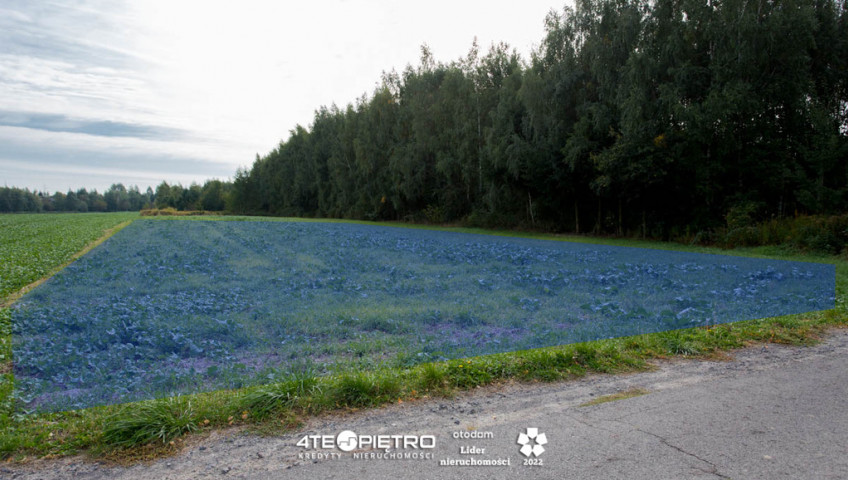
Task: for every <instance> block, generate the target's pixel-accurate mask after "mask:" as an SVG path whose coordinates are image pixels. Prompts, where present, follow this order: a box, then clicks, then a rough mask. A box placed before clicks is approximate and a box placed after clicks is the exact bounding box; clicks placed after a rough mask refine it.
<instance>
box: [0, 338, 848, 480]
mask: <svg viewBox="0 0 848 480" xmlns="http://www.w3.org/2000/svg"><path fill="white" fill-rule="evenodd" d="M631 388H642V389H645V390H647V391H648V393H647V394H645V395H641V396H638V397H634V398H629V399H625V400H617V401H614V402H609V403H603V404H599V405H594V406H581V405H582V404H585V403H586V402H587V401H589V400H592V399H593V398H598V397H600V396H603V395H608V394H612V393H616V392H620V391H624V390H628V389H631ZM846 400H848V330H834V331H832V332H831V333H830V334H829V336H828V337H827V338H826V340H825V341H824V342H822V343H821V344H818V345H816V346H813V347H784V346H776V345H769V346H768V347H767V348H763V347H762V346H757V347H752V348H748V349H745V350H740V351H737V352H733V353H732V358H731V359H730V360H726V361H697V360H674V361H669V362H661V363H659V364H658V365H657V369H655V370H654V371H650V372H645V373H638V374H631V375H619V376H611V375H595V376H591V377H588V378H583V379H580V380H577V381H570V382H561V383H555V384H509V385H505V386H503V385H502V386H498V387H491V388H483V389H477V390H476V391H474V392H471V393H468V394H463V395H461V396H458V397H456V398H453V399H430V400H421V401H416V402H412V403H405V404H402V405H392V406H389V407H387V408H382V409H378V410H369V411H361V412H356V413H352V414H346V415H343V416H328V417H324V418H321V419H315V420H312V421H310V423H309V424H308V425H306V426H305V427H304V429H303V430H301V431H298V432H295V433H291V434H286V435H281V436H279V437H264V438H260V437H256V436H253V435H246V434H244V433H243V432H241V431H238V430H231V431H224V432H216V433H213V434H212V435H210V436H209V437H208V438H204V439H201V440H196V441H193V442H191V443H192V444H191V445H190V446H188V447H186V448H185V449H183V450H182V451H181V452H180V453H178V454H177V455H176V456H174V457H170V458H164V459H160V460H158V461H156V462H154V463H151V464H139V465H134V466H131V467H117V466H109V465H106V464H102V463H96V462H94V461H92V460H90V459H85V458H70V459H60V460H47V461H39V462H35V463H31V464H27V465H23V466H21V465H17V466H13V465H4V466H0V477H2V478H13V479H59V478H61V479H67V478H91V479H104V480H105V479H108V480H119V479H154V478H155V479H189V478H233V479H289V478H292V479H294V478H297V479H321V478H336V479H360V478H362V479H367V478H391V479H405V478H416V479H418V478H422V479H425V478H426V479H453V478H459V479H463V480H470V479H477V478H480V479H489V478H496V479H499V478H503V479H517V478H549V479H582V478H627V479H642V478H644V479H681V478H683V479H686V478H697V479H712V478H734V479H759V478H762V479H782V478H785V479H837V478H839V479H845V478H848V405H846ZM528 428H529V429H531V430H529V431H528ZM532 429H538V430H536V431H533V430H532ZM346 430H349V431H352V432H354V434H355V436H354V438H355V439H356V440H357V441H367V440H368V438H364V439H363V438H361V437H363V436H364V437H369V436H371V437H373V436H376V435H388V436H391V435H401V436H404V435H405V436H407V437H406V441H407V442H408V445H407V448H399V449H392V450H389V451H388V452H386V451H385V450H373V449H369V448H364V449H362V448H358V449H355V450H353V451H352V452H345V451H342V450H340V449H339V448H337V447H336V446H335V439H336V436H337V435H338V434H339V433H340V432H343V431H346ZM471 432H476V433H471ZM522 433H524V434H528V433H530V434H531V435H529V437H532V436H534V435H533V434H536V435H535V439H536V441H533V440H532V439H530V438H529V437H528V438H523V437H521V436H520V435H521V434H522ZM542 433H544V438H545V440H546V443H545V442H543V441H541V435H540V434H542ZM305 435H326V436H328V438H327V441H328V442H330V441H332V442H331V443H332V444H327V445H324V446H323V447H322V446H321V445H320V444H319V445H318V448H311V447H312V446H313V444H312V439H309V438H308V439H307V441H306V442H307V443H309V447H310V448H304V447H302V446H298V445H297V443H298V442H299V441H300V440H301V439H302V438H303V437H304V436H305ZM471 435H476V436H478V437H486V438H455V436H471ZM422 436H423V437H422ZM321 440H322V439H321V438H319V439H318V442H319V443H320V441H321ZM431 440H434V441H435V448H413V447H412V442H418V444H419V446H420V445H427V446H429V442H430V441H431ZM518 440H526V442H525V443H527V444H529V446H530V447H532V446H533V445H535V444H537V443H543V445H542V447H543V448H544V451H543V452H542V453H540V454H539V455H538V456H536V455H533V454H532V453H530V457H526V456H525V455H524V454H522V453H521V451H520V448H521V446H522V445H520V444H519V443H518ZM376 441H380V439H379V438H378V439H376ZM384 441H389V442H393V441H395V440H394V439H392V438H391V437H388V440H385V439H384ZM398 441H400V442H403V441H404V440H403V439H401V440H398ZM344 443H345V444H348V443H347V441H345V442H344ZM538 451H539V449H538V448H537V452H538ZM392 454H394V455H395V456H397V455H398V454H400V455H401V456H408V457H416V456H417V457H419V458H400V459H399V458H392V457H391V455H392ZM407 454H408V455H407ZM385 455H389V458H385ZM355 456H356V457H359V458H354V457H355ZM422 456H423V457H425V458H423V459H422V458H420V457H422ZM319 457H320V458H319ZM507 459H508V461H509V465H508V466H492V465H488V466H457V465H453V466H452V465H440V463H442V462H443V461H446V462H450V461H451V460H453V461H455V462H457V461H458V462H472V460H473V461H474V462H485V461H489V462H492V461H498V460H502V461H506V460H507ZM526 460H530V462H525V461H526ZM525 463H535V464H536V465H525ZM539 464H540V465H539Z"/></svg>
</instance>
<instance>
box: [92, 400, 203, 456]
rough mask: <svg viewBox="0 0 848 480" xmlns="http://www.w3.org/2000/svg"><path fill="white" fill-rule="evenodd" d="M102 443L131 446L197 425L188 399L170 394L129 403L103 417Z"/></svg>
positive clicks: (175, 434) (167, 437)
mask: <svg viewBox="0 0 848 480" xmlns="http://www.w3.org/2000/svg"><path fill="white" fill-rule="evenodd" d="M104 424H105V426H104V428H103V436H102V442H103V443H104V444H105V445H109V446H114V447H133V446H138V445H143V444H146V443H150V442H154V441H161V442H162V443H167V442H170V441H172V440H173V439H175V438H177V437H179V436H181V435H183V434H185V433H189V432H193V431H195V430H197V429H198V428H199V424H198V421H197V418H196V416H195V415H194V410H193V409H192V405H191V400H190V399H189V398H186V397H172V398H166V399H163V400H152V401H146V402H139V403H136V404H130V405H127V406H126V407H124V408H122V409H120V410H119V411H118V412H116V413H115V414H114V415H112V416H110V417H107V418H106V419H105V420H104Z"/></svg>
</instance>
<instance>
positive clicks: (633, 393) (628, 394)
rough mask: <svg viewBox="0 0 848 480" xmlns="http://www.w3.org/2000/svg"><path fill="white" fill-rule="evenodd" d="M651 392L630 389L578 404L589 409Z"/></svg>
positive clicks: (642, 389) (641, 389)
mask: <svg viewBox="0 0 848 480" xmlns="http://www.w3.org/2000/svg"><path fill="white" fill-rule="evenodd" d="M649 393H651V392H649V391H648V390H645V389H644V388H638V387H637V388H631V389H629V390H625V391H623V392H618V393H613V394H611V395H604V396H601V397H598V398H596V399H594V400H590V401H588V402H586V403H582V404H580V406H581V407H590V406H592V405H600V404H602V403H609V402H615V401H616V400H625V399H628V398H633V397H639V396H642V395H647V394H649Z"/></svg>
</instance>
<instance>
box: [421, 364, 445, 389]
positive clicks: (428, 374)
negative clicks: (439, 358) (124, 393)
mask: <svg viewBox="0 0 848 480" xmlns="http://www.w3.org/2000/svg"><path fill="white" fill-rule="evenodd" d="M417 373H418V375H417V376H418V385H419V388H420V389H421V390H423V391H426V392H434V393H442V392H444V391H445V390H446V388H447V386H446V383H447V371H445V369H443V368H441V365H439V364H436V363H426V364H424V365H422V366H421V368H419V369H418V371H417Z"/></svg>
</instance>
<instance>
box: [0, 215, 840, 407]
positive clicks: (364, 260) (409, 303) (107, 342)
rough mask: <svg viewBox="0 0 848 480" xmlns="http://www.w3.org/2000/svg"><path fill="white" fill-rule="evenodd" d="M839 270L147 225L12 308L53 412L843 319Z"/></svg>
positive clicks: (21, 363) (501, 241) (470, 239)
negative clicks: (730, 328) (548, 349)
mask: <svg viewBox="0 0 848 480" xmlns="http://www.w3.org/2000/svg"><path fill="white" fill-rule="evenodd" d="M834 300H835V268H834V266H833V265H828V264H816V263H804V262H789V261H776V260H763V259H754V258H743V257H733V256H723V255H705V254H694V253H680V252H670V251H661V250H649V249H639V248H626V247H611V246H603V245H590V244H578V243H567V242H558V241H544V240H530V239H521V238H512V237H497V236H488V235H474V234H462V233H454V232H439V231H431V230H417V229H407V228H392V227H377V226H368V225H358V224H343V223H317V222H316V223H311V222H239V221H181V220H175V221H163V220H137V221H135V222H134V223H133V224H132V225H130V226H128V227H127V228H125V229H123V230H122V231H121V232H119V233H118V234H117V235H115V236H114V237H112V238H111V239H110V240H108V241H107V242H105V243H104V244H102V245H101V246H99V247H97V248H95V249H94V250H92V251H91V252H90V253H89V254H87V255H85V256H84V257H82V258H80V259H79V260H78V261H77V262H75V263H74V264H72V265H71V266H69V267H68V268H66V269H65V270H63V271H62V272H60V273H59V274H57V275H56V276H55V277H53V278H52V279H50V280H49V281H48V282H46V283H45V284H43V285H41V286H40V287H38V288H36V289H34V290H33V291H32V292H30V293H29V294H28V295H26V296H25V297H24V298H23V299H21V300H20V301H19V302H18V303H17V304H16V306H15V308H14V311H13V313H12V320H13V349H14V358H15V384H16V395H17V396H18V398H19V399H20V401H21V402H22V405H23V408H24V409H26V410H29V411H56V410H66V409H75V408H85V407H91V406H95V405H103V404H111V403H120V402H128V401H133V400H140V399H148V398H154V397H163V396H168V395H174V394H185V393H195V392H200V391H208V390H216V389H225V388H237V387H242V386H246V385H251V384H261V383H268V382H273V381H274V380H275V379H278V378H280V377H281V376H282V375H285V374H287V373H288V372H290V371H292V370H298V369H304V368H309V369H313V370H315V371H319V372H320V371H327V370H330V369H332V368H333V365H338V364H347V365H350V364H355V365H357V366H359V367H361V368H368V367H369V366H374V365H377V364H380V363H389V364H391V365H411V364H414V363H421V362H427V361H436V360H443V359H447V358H458V357H464V356H472V355H480V354H489V353H496V352H506V351H513V350H521V349H528V348H536V347H544V346H552V345H560V344H567V343H574V342H583V341H587V340H595V339H602V338H611V337H621V336H627V335H635V334H642V333H650V332H658V331H663V330H672V329H679V328H689V327H695V326H702V325H711V324H718V323H726V322H733V321H738V320H748V319H756V318H763V317H772V316H779V315H786V314H792V313H801V312H808V311H813V310H825V309H831V308H833V307H834Z"/></svg>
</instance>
